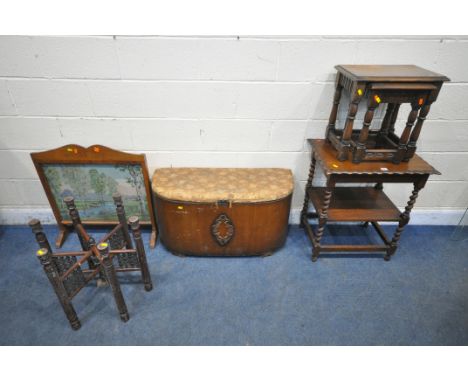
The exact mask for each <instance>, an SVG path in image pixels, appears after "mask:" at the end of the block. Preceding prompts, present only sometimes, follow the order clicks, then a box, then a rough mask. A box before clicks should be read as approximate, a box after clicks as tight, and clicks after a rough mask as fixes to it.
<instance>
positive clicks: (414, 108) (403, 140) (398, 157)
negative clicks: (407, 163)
mask: <svg viewBox="0 0 468 382" xmlns="http://www.w3.org/2000/svg"><path fill="white" fill-rule="evenodd" d="M419 108H420V106H419V105H418V104H417V103H412V104H411V111H410V113H409V115H408V120H407V121H406V126H405V129H404V130H403V134H401V137H400V141H399V143H398V149H397V152H396V153H395V156H394V157H393V163H395V164H398V163H400V162H401V161H402V160H403V159H404V157H405V155H406V149H407V144H408V140H409V138H410V134H411V129H412V128H413V125H414V121H416V117H417V116H418V111H419Z"/></svg>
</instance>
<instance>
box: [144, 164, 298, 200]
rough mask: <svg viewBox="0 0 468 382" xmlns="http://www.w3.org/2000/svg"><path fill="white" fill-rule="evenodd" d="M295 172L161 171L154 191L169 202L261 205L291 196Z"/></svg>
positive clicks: (259, 170)
mask: <svg viewBox="0 0 468 382" xmlns="http://www.w3.org/2000/svg"><path fill="white" fill-rule="evenodd" d="M293 186H294V184H293V175H292V172H291V170H288V169H284V168H160V169H157V170H156V171H155V172H154V174H153V179H152V188H153V191H154V192H155V193H156V194H157V195H159V196H161V197H163V198H166V199H173V200H181V201H188V202H217V201H218V200H229V201H231V202H261V201H269V200H277V199H281V198H284V197H285V196H288V195H289V194H290V193H291V192H292V190H293Z"/></svg>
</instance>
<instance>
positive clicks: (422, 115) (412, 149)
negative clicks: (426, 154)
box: [403, 104, 431, 161]
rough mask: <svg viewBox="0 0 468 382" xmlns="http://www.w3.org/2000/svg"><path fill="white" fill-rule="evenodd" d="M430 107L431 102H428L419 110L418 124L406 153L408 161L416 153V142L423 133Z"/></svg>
mask: <svg viewBox="0 0 468 382" xmlns="http://www.w3.org/2000/svg"><path fill="white" fill-rule="evenodd" d="M430 108H431V105H430V104H426V105H423V106H422V107H421V111H420V112H419V115H418V120H417V122H416V126H415V127H414V130H413V132H412V133H411V137H410V139H409V142H408V148H407V151H406V155H405V158H404V159H403V160H405V161H408V160H409V159H410V158H412V157H413V155H414V153H415V152H416V142H417V140H418V138H419V134H420V133H421V129H422V126H423V124H424V121H425V120H426V117H427V114H428V113H429V110H430Z"/></svg>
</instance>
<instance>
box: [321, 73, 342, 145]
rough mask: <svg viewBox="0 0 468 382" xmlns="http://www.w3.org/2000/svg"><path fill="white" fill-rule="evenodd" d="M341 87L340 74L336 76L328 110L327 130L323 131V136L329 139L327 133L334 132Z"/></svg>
mask: <svg viewBox="0 0 468 382" xmlns="http://www.w3.org/2000/svg"><path fill="white" fill-rule="evenodd" d="M342 90H343V87H342V86H341V85H340V74H339V73H338V75H337V76H336V81H335V94H334V96H333V106H332V109H331V112H330V117H329V119H328V125H327V130H326V132H325V138H326V139H328V140H329V136H328V135H329V133H330V132H331V133H335V123H336V117H337V116H338V107H339V105H340V99H341V93H342Z"/></svg>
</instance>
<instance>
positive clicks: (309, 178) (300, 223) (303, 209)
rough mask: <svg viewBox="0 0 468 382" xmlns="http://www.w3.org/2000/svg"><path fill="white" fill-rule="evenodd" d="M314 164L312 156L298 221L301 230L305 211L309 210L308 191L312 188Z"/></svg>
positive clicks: (313, 156) (314, 159)
mask: <svg viewBox="0 0 468 382" xmlns="http://www.w3.org/2000/svg"><path fill="white" fill-rule="evenodd" d="M316 163H317V159H316V158H315V154H312V160H311V161H310V168H309V176H308V177H307V183H306V187H305V195H304V204H303V206H302V211H301V218H300V221H299V226H300V227H301V228H304V221H305V220H306V219H307V210H308V209H309V190H310V188H311V187H312V180H313V179H314V174H315V165H316Z"/></svg>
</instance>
